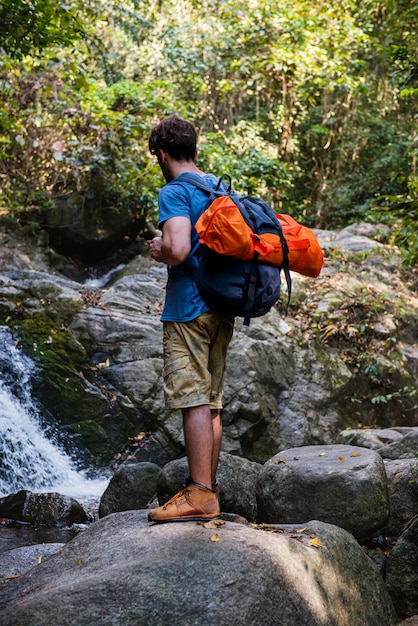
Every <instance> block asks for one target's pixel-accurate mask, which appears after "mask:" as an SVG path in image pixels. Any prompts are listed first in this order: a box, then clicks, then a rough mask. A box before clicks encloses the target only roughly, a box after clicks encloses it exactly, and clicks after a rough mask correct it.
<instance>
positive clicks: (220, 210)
mask: <svg viewBox="0 0 418 626" xmlns="http://www.w3.org/2000/svg"><path fill="white" fill-rule="evenodd" d="M276 218H277V219H278V221H279V222H280V224H281V226H282V231H283V235H284V238H285V240H286V243H287V247H288V262H289V269H291V270H293V271H294V272H298V273H299V274H303V275H304V276H310V277H312V278H316V277H317V276H319V273H320V271H321V269H322V265H323V263H324V255H323V253H322V250H321V246H320V245H319V243H318V240H317V238H316V236H315V234H314V232H313V231H312V230H311V229H310V228H308V227H307V226H303V225H302V224H299V223H298V222H297V221H296V220H294V219H293V217H291V216H290V215H285V214H280V213H279V214H277V215H276ZM195 228H196V230H197V233H198V235H199V241H200V243H202V244H205V245H206V246H208V248H210V249H211V250H213V251H214V252H217V253H218V254H224V255H226V256H232V257H235V258H237V259H242V260H250V259H252V258H253V257H254V254H255V253H257V260H258V262H259V263H266V264H268V265H275V266H276V267H281V266H282V265H283V262H284V259H283V245H282V240H281V238H280V237H279V235H278V234H277V233H274V232H265V233H262V234H257V233H254V232H253V230H252V228H251V227H250V226H249V225H248V224H247V222H246V221H245V220H244V217H243V215H242V212H241V211H240V209H239V208H238V206H237V205H236V204H235V202H234V200H233V199H232V198H231V197H230V196H220V197H218V198H216V199H215V200H214V201H213V202H212V203H211V204H210V205H209V207H208V208H207V209H206V211H204V212H203V213H202V215H201V216H200V218H199V219H198V221H197V222H196V225H195Z"/></svg>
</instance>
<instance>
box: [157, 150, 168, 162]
mask: <svg viewBox="0 0 418 626" xmlns="http://www.w3.org/2000/svg"><path fill="white" fill-rule="evenodd" d="M167 156H168V155H167V152H166V151H165V150H163V149H162V148H158V154H157V158H158V160H159V161H160V162H161V163H165V162H166V161H167Z"/></svg>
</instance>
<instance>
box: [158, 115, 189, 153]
mask: <svg viewBox="0 0 418 626" xmlns="http://www.w3.org/2000/svg"><path fill="white" fill-rule="evenodd" d="M196 144H197V131H196V129H195V127H194V126H193V124H192V123H191V122H188V121H187V120H184V119H183V118H181V117H179V116H178V115H170V116H169V117H166V118H165V119H163V120H162V121H161V122H160V123H159V124H157V126H155V128H153V129H152V131H151V134H150V136H149V139H148V146H149V150H150V152H151V154H154V155H156V156H158V150H164V151H165V152H167V154H169V155H170V156H171V157H172V158H173V159H175V160H176V161H194V160H195V157H196Z"/></svg>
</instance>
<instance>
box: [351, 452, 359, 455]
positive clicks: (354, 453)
mask: <svg viewBox="0 0 418 626" xmlns="http://www.w3.org/2000/svg"><path fill="white" fill-rule="evenodd" d="M351 456H361V452H353V454H351Z"/></svg>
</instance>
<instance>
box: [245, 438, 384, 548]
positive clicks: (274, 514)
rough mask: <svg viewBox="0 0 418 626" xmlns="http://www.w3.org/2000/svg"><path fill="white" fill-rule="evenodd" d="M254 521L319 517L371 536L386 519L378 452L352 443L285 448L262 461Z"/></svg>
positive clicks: (292, 521) (381, 471) (363, 535)
mask: <svg viewBox="0 0 418 626" xmlns="http://www.w3.org/2000/svg"><path fill="white" fill-rule="evenodd" d="M257 503H258V519H259V520H260V521H263V522H272V523H280V524H285V523H299V522H303V520H304V519H312V518H316V519H321V520H322V521H324V522H329V523H331V524H336V525H338V526H341V528H345V529H346V530H348V531H349V532H351V533H353V535H354V536H355V537H357V538H358V539H361V538H366V537H369V536H371V534H372V533H374V532H375V531H376V530H379V529H380V528H382V527H383V526H384V524H385V523H386V521H387V519H388V516H389V500H388V490H387V480H386V472H385V468H384V464H383V460H382V458H381V456H380V455H379V454H378V453H377V452H374V451H372V450H367V449H365V448H359V447H355V446H342V445H334V446H305V447H301V448H293V449H290V450H284V451H283V452H280V453H279V454H276V455H275V456H274V457H272V458H271V459H270V460H269V461H267V463H265V464H264V465H263V468H262V469H261V471H260V473H259V475H258V481H257Z"/></svg>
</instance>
